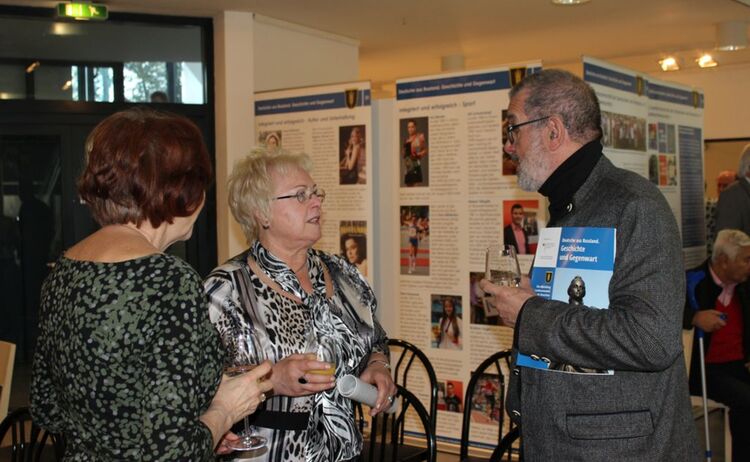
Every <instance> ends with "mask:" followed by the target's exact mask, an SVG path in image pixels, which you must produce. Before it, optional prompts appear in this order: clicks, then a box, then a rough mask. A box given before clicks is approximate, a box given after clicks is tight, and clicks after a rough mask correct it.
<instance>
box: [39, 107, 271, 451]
mask: <svg viewBox="0 0 750 462" xmlns="http://www.w3.org/2000/svg"><path fill="white" fill-rule="evenodd" d="M86 158H87V159H86V161H87V162H86V167H85V169H84V172H83V174H82V175H81V178H80V179H79V182H78V190H79V193H80V196H81V198H82V199H83V200H84V201H85V202H86V204H87V205H88V206H89V208H90V209H91V213H92V215H93V217H94V219H95V220H96V221H97V222H98V223H99V224H100V225H101V226H102V228H101V229H99V230H98V231H96V232H95V233H93V234H92V235H90V236H88V237H86V238H85V239H84V240H82V241H81V242H79V243H77V244H75V245H74V246H73V247H71V248H70V249H68V251H67V252H65V254H64V255H63V256H62V257H61V258H60V260H59V261H58V262H57V264H56V265H55V268H54V270H53V271H52V273H51V274H50V275H49V277H48V278H47V280H46V281H45V284H44V287H43V289H42V304H41V305H42V308H41V314H40V324H39V327H40V335H39V339H38V344H37V348H36V352H35V358H34V367H33V374H32V384H31V413H32V416H33V418H34V421H35V422H36V423H37V424H38V425H40V426H41V427H43V428H46V429H48V430H50V431H52V432H55V433H60V434H62V435H64V437H65V440H66V450H65V452H66V454H65V455H66V458H74V459H76V460H95V459H96V460H141V461H145V460H157V459H158V460H213V459H214V451H215V450H216V451H217V452H220V453H224V452H228V449H227V448H226V447H225V444H226V443H227V442H228V441H232V440H235V439H236V438H237V436H236V435H234V434H232V433H228V431H229V429H230V427H231V425H232V424H233V423H234V422H236V421H238V420H240V419H242V417H244V416H245V415H247V414H250V413H252V412H254V411H255V409H256V407H257V406H258V405H259V404H260V403H261V402H262V401H264V400H265V394H264V392H266V391H269V390H270V389H271V385H270V383H269V382H268V381H263V380H262V379H263V377H265V376H266V375H267V374H268V372H270V370H271V368H270V364H268V363H264V364H261V365H260V366H258V367H257V368H256V369H255V370H253V371H251V372H249V373H247V374H244V375H240V376H236V377H232V378H229V377H227V376H224V377H223V378H222V374H221V371H222V366H223V359H224V354H223V347H222V344H221V341H220V339H219V336H218V334H217V332H216V330H215V329H214V328H213V327H212V325H211V323H210V321H209V319H208V310H207V300H206V297H205V295H204V293H203V288H202V285H201V279H200V277H199V276H198V274H197V273H196V272H195V271H194V270H193V269H192V268H191V267H190V266H189V265H188V264H187V263H185V262H183V261H182V260H180V259H178V258H176V257H174V256H171V255H168V254H166V253H164V251H165V249H166V248H167V247H169V246H170V245H171V244H172V243H174V242H177V241H182V240H186V239H188V238H189V237H190V234H191V233H192V229H193V224H194V223H195V220H196V218H197V217H198V214H199V213H200V211H201V208H202V207H203V202H204V200H205V193H206V189H207V187H208V186H209V184H210V182H211V178H212V172H211V163H210V161H209V158H208V153H207V151H206V147H205V145H204V143H203V139H202V136H201V133H200V130H199V129H198V127H196V126H195V124H193V123H192V122H190V121H189V120H188V119H186V118H184V117H181V116H177V115H173V114H167V113H163V112H157V111H153V110H150V109H131V110H127V111H123V112H118V113H116V114H114V115H112V116H110V117H108V118H106V119H105V120H104V121H102V122H101V123H100V124H99V125H98V126H97V127H96V128H94V130H93V131H92V133H91V135H89V138H88V140H87V142H86Z"/></svg>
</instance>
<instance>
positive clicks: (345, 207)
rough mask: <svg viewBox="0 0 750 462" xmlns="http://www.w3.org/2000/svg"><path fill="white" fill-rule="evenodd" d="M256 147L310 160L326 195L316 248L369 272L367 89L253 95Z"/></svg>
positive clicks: (357, 85) (353, 86) (347, 86)
mask: <svg viewBox="0 0 750 462" xmlns="http://www.w3.org/2000/svg"><path fill="white" fill-rule="evenodd" d="M255 134H256V138H257V143H258V144H259V145H263V146H266V147H267V148H268V149H284V150H286V151H289V152H293V153H299V152H304V153H306V154H308V155H309V156H310V157H311V158H312V161H313V169H312V177H313V180H314V181H315V182H316V184H317V185H318V186H319V187H322V188H323V189H325V191H326V201H325V204H324V206H323V220H322V222H323V236H322V238H321V239H320V241H318V243H317V244H316V247H317V248H319V249H321V250H323V251H326V252H330V253H333V254H338V255H342V256H343V257H345V258H347V259H348V260H349V261H350V262H352V263H353V264H355V265H357V267H358V268H359V270H360V271H361V272H362V273H363V274H364V275H365V276H368V277H369V278H370V280H371V281H372V279H371V275H372V272H373V258H372V257H374V254H373V248H372V239H371V233H372V226H373V222H372V217H373V202H372V191H373V182H374V181H375V180H376V179H375V178H373V175H372V172H373V169H372V166H373V158H372V147H371V146H372V110H371V102H370V83H369V82H352V83H343V84H336V85H324V86H316V87H306V88H296V89H290V90H278V91H270V92H263V93H256V95H255Z"/></svg>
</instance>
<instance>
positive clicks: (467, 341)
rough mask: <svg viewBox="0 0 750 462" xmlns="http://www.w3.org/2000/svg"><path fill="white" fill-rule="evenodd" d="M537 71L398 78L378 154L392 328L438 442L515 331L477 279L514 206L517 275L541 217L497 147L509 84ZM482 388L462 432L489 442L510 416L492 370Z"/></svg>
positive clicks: (453, 436)
mask: <svg viewBox="0 0 750 462" xmlns="http://www.w3.org/2000/svg"><path fill="white" fill-rule="evenodd" d="M540 69H541V65H540V64H539V63H538V62H537V63H533V64H525V65H521V66H516V67H512V68H510V67H506V68H498V69H490V70H482V71H474V72H462V73H455V74H441V75H437V76H429V77H420V78H412V79H404V80H399V81H397V82H396V103H395V117H394V136H395V137H396V140H395V142H394V143H393V145H392V146H393V149H392V151H391V152H383V153H382V155H392V156H397V157H398V171H395V172H393V174H394V175H397V176H398V182H396V187H397V188H398V193H397V195H396V197H398V204H397V205H396V207H397V208H398V210H394V213H397V214H398V226H399V240H398V242H399V245H398V247H399V248H398V249H396V251H395V252H394V254H395V258H397V259H398V266H397V268H398V270H397V272H398V274H397V278H398V284H397V287H398V306H399V310H398V314H397V315H398V317H399V319H398V324H399V329H400V330H399V333H398V335H399V336H400V337H401V338H403V339H405V340H408V341H410V342H412V343H414V344H415V345H416V346H418V347H419V348H420V349H422V350H423V351H424V352H425V354H426V355H427V356H428V357H429V359H430V361H431V363H432V365H433V366H434V368H435V371H436V374H437V378H438V390H439V391H438V418H437V435H438V440H439V441H440V442H441V447H442V448H443V449H445V448H446V445H447V446H451V445H456V444H458V442H459V440H460V437H461V419H462V411H463V402H464V394H465V390H466V386H467V384H468V382H469V378H470V376H471V373H472V371H473V370H474V368H475V367H476V366H477V365H479V363H481V362H482V361H483V360H484V359H485V358H486V357H488V356H489V355H491V354H493V353H495V352H497V351H499V350H503V349H507V348H510V346H511V343H512V330H511V329H509V328H506V327H501V326H500V325H499V320H498V315H497V312H495V311H494V310H493V309H492V307H491V306H487V305H485V304H484V303H483V294H482V291H481V290H480V289H479V286H478V284H479V280H480V279H481V278H482V277H484V264H485V263H484V262H485V250H486V248H487V246H489V245H491V244H502V243H503V241H504V228H505V227H507V226H510V224H511V222H513V220H514V213H513V212H515V220H516V221H515V223H516V224H517V225H518V226H519V227H520V228H522V229H523V233H524V235H525V236H527V242H526V243H525V244H526V245H524V246H523V251H524V252H525V253H524V254H523V255H521V256H520V260H521V262H522V268H523V272H524V273H526V272H528V269H529V268H530V265H531V260H532V258H533V251H534V250H535V248H536V242H537V236H538V232H539V231H538V230H539V228H540V227H542V226H543V225H544V220H545V216H546V214H545V210H544V209H545V204H544V203H543V200H542V197H541V196H540V195H538V194H537V193H529V192H524V191H521V190H520V189H518V187H517V183H516V175H515V173H516V165H515V162H514V161H513V160H512V159H511V158H510V157H509V156H507V155H504V153H503V149H502V147H503V120H504V113H505V110H506V108H507V106H508V92H509V90H510V88H511V86H512V85H513V84H515V83H517V82H518V81H520V80H521V79H522V78H523V77H524V76H525V75H527V74H529V73H533V72H538V71H539V70H540ZM520 228H519V229H520ZM412 380H414V379H411V378H410V382H409V388H410V389H411V390H412V391H413V392H415V393H416V394H417V395H418V397H419V398H420V400H421V401H423V403H424V404H425V406H427V405H428V403H429V386H428V381H427V380H426V378H424V377H423V378H418V379H417V380H415V381H412ZM479 385H480V386H479V387H478V390H479V391H478V392H477V393H475V396H474V405H473V406H472V413H471V415H472V417H471V419H472V424H471V429H472V433H471V436H470V440H471V441H472V443H473V444H474V445H476V446H484V447H494V446H495V444H496V443H497V430H498V422H499V421H500V419H501V417H502V418H504V424H505V426H506V427H507V425H508V418H507V416H502V413H501V411H500V404H501V402H502V401H503V400H504V396H503V391H504V390H503V387H502V386H501V383H500V381H499V380H498V377H497V376H496V375H495V376H487V377H483V378H482V379H481V380H480V384H479ZM506 388H507V371H506ZM414 428H416V425H414Z"/></svg>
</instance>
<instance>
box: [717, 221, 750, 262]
mask: <svg viewBox="0 0 750 462" xmlns="http://www.w3.org/2000/svg"><path fill="white" fill-rule="evenodd" d="M741 247H750V236H748V235H747V234H745V233H744V232H742V231H740V230H739V229H722V230H721V231H719V234H717V235H716V240H715V241H714V251H713V254H712V255H711V261H712V262H716V261H717V260H718V259H719V257H720V256H721V255H726V256H727V257H728V258H729V260H731V261H734V259H735V258H737V254H738V253H739V251H740V248H741Z"/></svg>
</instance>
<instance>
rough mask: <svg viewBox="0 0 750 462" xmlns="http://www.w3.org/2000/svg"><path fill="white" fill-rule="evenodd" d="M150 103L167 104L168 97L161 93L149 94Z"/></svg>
mask: <svg viewBox="0 0 750 462" xmlns="http://www.w3.org/2000/svg"><path fill="white" fill-rule="evenodd" d="M151 102H152V103H168V102H169V97H168V96H167V94H166V93H165V92H163V91H155V92H153V93H151Z"/></svg>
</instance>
